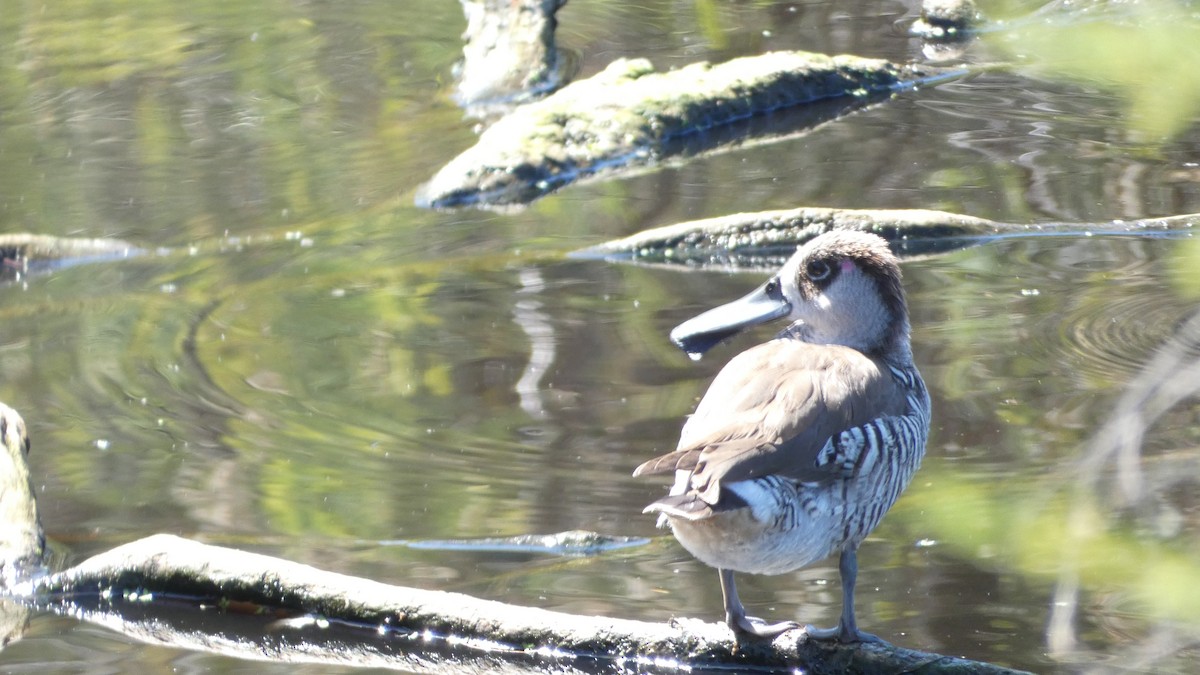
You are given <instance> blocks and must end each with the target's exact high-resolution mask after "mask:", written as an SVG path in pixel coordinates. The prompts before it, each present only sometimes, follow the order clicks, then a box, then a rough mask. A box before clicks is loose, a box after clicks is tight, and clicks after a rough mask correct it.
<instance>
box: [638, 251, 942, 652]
mask: <svg viewBox="0 0 1200 675" xmlns="http://www.w3.org/2000/svg"><path fill="white" fill-rule="evenodd" d="M780 319H786V320H787V321H788V324H787V326H786V327H785V328H784V329H783V330H782V331H781V332H780V333H778V335H776V336H775V338H774V339H772V340H770V341H768V342H765V343H762V344H758V345H756V346H753V347H751V348H749V349H747V350H746V351H744V352H741V353H740V354H738V355H737V356H735V357H733V358H732V359H731V360H730V361H729V362H728V363H727V364H726V365H725V366H724V367H723V368H722V369H721V370H720V372H719V373H718V374H717V376H716V377H715V378H714V379H713V381H712V383H711V384H710V385H709V388H708V390H707V392H706V393H705V394H704V396H703V397H702V398H701V400H700V402H699V404H698V405H697V407H696V409H695V412H694V413H693V414H692V415H691V416H690V417H689V418H688V419H687V421H686V422H685V423H684V425H683V429H682V431H681V432H680V437H679V443H678V445H677V446H676V449H675V450H674V451H672V452H669V453H666V454H663V455H660V456H658V457H655V458H653V459H650V460H649V461H646V462H645V463H643V464H641V465H640V466H638V467H637V469H636V470H635V471H634V476H650V475H657V474H672V473H673V474H674V483H673V485H672V486H671V488H670V491H669V493H668V495H667V496H665V497H663V498H661V499H658V500H656V501H654V502H653V503H651V504H650V505H649V506H647V507H646V508H645V510H644V513H648V514H657V515H658V517H659V525H660V526H664V527H669V528H670V530H671V532H672V534H673V535H674V536H675V538H676V539H677V540H678V541H679V543H680V544H681V545H682V546H683V547H684V548H685V549H687V551H689V552H690V553H691V554H692V555H693V556H695V557H696V558H697V559H699V560H700V561H701V562H703V563H705V564H707V565H709V566H711V567H714V568H716V569H717V572H718V577H719V578H720V583H721V594H722V598H723V602H724V610H725V623H726V624H728V626H729V627H730V628H731V629H732V630H733V631H734V633H735V635H736V636H738V637H739V638H741V637H749V638H768V639H773V638H775V637H778V636H779V635H780V634H782V633H784V632H786V631H788V630H792V629H796V628H800V625H799V624H798V623H797V622H794V621H781V622H776V623H769V622H767V621H765V620H763V619H760V618H757V617H752V616H748V615H747V613H746V609H745V607H744V605H743V604H742V602H741V600H740V599H739V597H738V593H737V587H736V585H735V583H734V574H735V573H745V574H764V575H778V574H784V573H787V572H791V571H794V570H797V569H800V568H802V567H805V566H807V565H810V564H812V563H814V562H816V561H820V560H823V559H826V558H829V557H832V556H833V555H834V554H837V555H838V570H839V574H840V577H841V588H842V610H841V614H840V618H839V620H838V624H837V625H836V626H834V627H832V628H824V629H819V628H815V627H814V626H812V625H807V626H805V627H804V629H805V632H806V633H807V635H808V638H809V639H814V640H836V641H838V642H841V643H857V642H876V641H880V640H879V638H877V637H876V636H874V635H871V634H870V633H866V632H863V631H861V630H860V629H859V627H858V624H857V621H856V618H855V613H854V588H855V581H856V577H857V574H858V557H857V552H858V547H859V545H860V544H861V543H862V542H863V540H864V539H865V538H866V537H867V535H868V534H870V533H871V531H872V530H874V529H875V527H876V526H877V525H878V524H879V522H880V521H881V520H882V519H883V516H884V514H885V513H887V511H888V510H889V509H890V508H891V507H892V505H893V504H894V503H895V502H896V500H897V498H899V496H900V494H901V493H902V492H903V491H904V489H905V488H906V487H907V486H908V484H909V482H910V481H911V480H912V477H913V475H914V474H915V473H916V471H917V469H918V468H919V467H920V464H921V459H922V457H923V456H924V454H925V443H926V439H927V438H928V434H929V423H930V399H929V393H928V390H927V389H926V387H925V383H924V381H923V380H922V378H921V374H920V372H918V370H917V367H916V365H914V363H913V354H912V346H911V337H910V333H911V327H910V323H909V315H908V305H907V301H906V298H905V293H904V287H903V285H902V283H901V274H900V265H899V261H898V260H897V258H896V256H895V255H894V254H893V253H892V251H891V250H890V248H889V247H888V244H887V242H886V241H885V240H884V239H883V238H882V237H880V236H878V235H875V234H872V233H868V232H860V231H851V230H837V231H831V232H826V233H824V234H822V235H820V236H818V237H815V238H813V239H812V240H810V241H809V242H808V243H806V244H804V245H803V246H801V247H799V248H798V249H797V250H796V252H795V253H794V254H793V255H792V256H791V257H790V258H789V259H788V260H787V262H785V263H784V265H783V267H782V268H781V269H780V270H779V272H778V273H777V274H776V275H775V276H773V277H771V278H770V279H769V280H768V281H767V282H766V283H764V284H762V285H761V286H759V287H758V288H757V289H755V290H754V291H752V292H751V293H749V294H748V295H746V296H745V297H742V298H740V299H738V300H735V301H733V302H730V303H728V304H725V305H721V306H719V307H716V308H714V309H711V310H709V311H707V312H704V313H702V314H700V315H699V316H696V317H695V318H692V319H690V320H688V321H685V322H684V323H682V324H680V325H679V326H677V327H676V328H675V329H674V330H673V331H671V334H670V338H671V340H672V341H673V342H674V343H675V344H676V345H677V346H679V347H680V348H681V349H683V350H684V351H685V352H687V353H688V354H689V355H691V356H693V358H698V357H699V356H700V355H703V354H704V353H705V352H707V351H708V350H709V349H711V348H712V347H714V346H715V345H717V344H718V343H720V342H722V341H723V340H725V339H726V338H729V337H731V336H733V335H735V334H736V333H738V332H740V331H743V330H745V329H747V328H749V327H752V326H756V325H759V324H763V323H766V322H769V321H774V320H780Z"/></svg>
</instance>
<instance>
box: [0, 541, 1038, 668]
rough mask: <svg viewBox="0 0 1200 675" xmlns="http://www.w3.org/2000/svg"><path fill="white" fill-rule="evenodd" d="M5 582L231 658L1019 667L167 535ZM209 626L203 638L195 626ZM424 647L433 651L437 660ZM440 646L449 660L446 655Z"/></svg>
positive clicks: (78, 611)
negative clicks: (363, 572)
mask: <svg viewBox="0 0 1200 675" xmlns="http://www.w3.org/2000/svg"><path fill="white" fill-rule="evenodd" d="M13 592H14V594H15V597H17V598H22V599H25V600H26V601H29V602H31V603H33V604H34V605H35V606H37V607H40V608H49V609H54V610H58V611H63V612H65V613H71V614H75V615H81V616H83V617H84V618H86V619H88V620H92V621H98V622H101V623H105V624H106V625H109V626H111V627H114V628H116V629H118V630H122V631H125V632H128V633H129V634H130V635H132V636H134V637H137V638H139V639H144V640H145V639H152V640H156V641H162V636H163V635H175V636H177V637H179V636H184V637H186V642H185V643H184V644H183V646H187V647H189V648H198V649H206V650H213V651H224V650H225V648H226V647H230V648H231V649H232V652H231V653H233V654H234V655H236V656H240V657H253V658H260V659H263V658H269V659H271V660H280V661H289V660H295V661H319V662H328V663H340V664H348V663H358V662H359V661H358V659H357V658H356V655H357V656H361V657H362V658H363V659H364V660H365V663H367V664H370V665H376V666H391V667H404V668H414V667H415V666H417V665H419V664H422V663H427V664H428V665H429V669H430V670H432V671H434V672H446V670H445V669H446V665H447V663H457V664H458V665H459V666H460V667H461V665H462V663H463V660H467V661H471V662H472V663H473V667H476V668H478V667H479V666H480V665H481V663H489V662H491V663H495V664H496V666H497V669H498V670H501V671H511V670H513V669H520V668H530V669H541V670H544V669H547V668H551V667H552V668H553V669H554V670H555V671H568V672H569V671H572V670H574V669H575V668H576V667H582V666H583V664H591V665H595V664H596V663H602V664H607V665H608V666H610V667H611V666H614V665H621V666H636V667H637V668H639V669H642V670H671V671H676V670H680V669H685V668H691V669H695V668H700V669H704V668H738V669H743V670H745V669H751V670H753V669H782V668H786V669H801V670H803V671H804V672H806V673H811V674H813V675H818V674H822V673H846V672H855V673H896V672H906V673H983V674H985V675H987V674H996V675H998V674H1001V673H1005V674H1008V673H1015V672H1017V671H1013V670H1010V669H1007V668H1003V667H1000V666H993V665H990V664H986V663H980V662H975V661H968V660H965V659H960V658H955V657H950V656H943V655H939V654H930V653H926V652H919V651H913V650H909V649H904V648H900V647H894V646H892V645H888V644H862V645H841V644H836V643H826V642H810V641H807V640H806V639H805V636H804V633H803V631H802V630H799V629H798V630H794V631H789V632H788V633H785V634H783V635H782V636H780V637H779V638H777V639H776V640H775V641H774V642H742V643H739V642H737V641H736V640H735V639H734V637H733V633H732V632H731V631H729V630H728V628H727V627H725V626H724V625H723V624H712V623H705V622H702V621H697V620H677V621H673V622H671V623H650V622H645V621H633V620H629V619H613V618H607V617H597V616H580V615H572V614H565V613H562V612H553V611H549V610H544V609H537V608H531V607H518V606H514V605H509V604H505V603H502V602H495V601H491V600H482V599H478V598H474V597H471V596H467V595H462V594H458V593H447V592H441V591H428V590H421V589H414V588H405V587H401V586H391V585H386V584H382V583H378V582H375V581H370V580H368V579H361V578H356V577H351V576H347V575H343V574H337V573H333V572H326V571H322V570H318V569H316V568H313V567H310V566H307V565H302V564H299V563H296V562H292V561H288V560H282V559H279V558H272V557H269V556H265V555H260V554H256V553H247V552H243V551H237V550H233V549H228V548H223V547H219V546H210V545H207V544H201V543H198V542H194V541H189V540H186V539H182V538H179V537H175V536H172V535H165V534H160V535H155V536H152V537H147V538H145V539H141V540H138V541H135V542H133V543H130V544H126V545H123V546H119V547H117V548H114V549H112V550H110V551H107V552H104V553H101V554H99V555H97V556H94V557H92V558H90V559H88V560H86V561H84V562H83V563H81V564H79V565H77V566H76V567H73V568H71V569H68V570H66V571H64V572H60V573H58V574H55V575H52V576H48V577H44V578H41V579H37V580H33V581H29V582H25V583H22V584H20V585H18V586H17V587H15V588H14V589H13ZM181 605H188V606H191V607H192V608H193V609H194V610H197V611H199V612H207V613H208V616H209V617H210V618H209V620H208V621H207V622H204V621H196V618H195V616H194V615H195V614H196V612H195V611H193V612H181V611H180V607H181ZM156 609H160V610H162V611H158V612H157V613H156V612H155V610H156ZM212 613H221V614H224V615H227V616H228V615H232V614H239V615H242V617H243V618H245V617H247V616H249V617H258V618H259V621H260V624H259V626H258V627H257V629H248V628H246V626H244V625H243V627H242V629H241V631H239V633H240V634H239V635H238V636H233V635H231V634H230V631H228V630H222V629H221V628H219V626H221V624H223V623H224V621H225V619H224V617H223V618H222V620H221V621H212V620H211V615H212ZM189 615H190V619H188V617H189ZM131 617H132V618H131ZM181 617H183V618H182V619H181ZM189 620H190V623H188V621H189ZM180 621H183V622H184V624H183V627H181V628H179V629H178V630H174V631H172V630H171V628H170V627H171V625H172V622H175V623H179V622H180ZM148 626H150V627H152V628H153V629H152V630H150V629H149V628H148ZM204 626H208V628H207V632H208V633H211V635H208V636H207V637H206V636H204V635H202V633H204V632H205V629H204V628H203V627H204ZM214 626H216V627H218V628H214ZM165 643H166V644H178V643H175V642H170V641H168V642H165ZM234 643H236V645H235V644H234ZM429 650H434V651H435V652H436V653H437V654H438V657H437V658H431V656H430V655H429ZM447 652H449V653H451V656H452V658H451V660H450V661H449V662H446V661H443V660H440V659H441V657H442V656H444V655H445V654H446V653H447ZM423 653H424V654H425V655H424V656H422V654H423ZM522 664H523V665H522ZM587 669H588V670H590V671H592V672H594V670H595V669H594V668H587Z"/></svg>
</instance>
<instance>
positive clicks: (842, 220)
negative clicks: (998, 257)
mask: <svg viewBox="0 0 1200 675" xmlns="http://www.w3.org/2000/svg"><path fill="white" fill-rule="evenodd" d="M1197 224H1200V214H1187V215H1181V216H1172V217H1169V218H1151V219H1145V220H1131V221H1113V222H1109V223H1038V224H1028V225H1021V224H1016V223H1003V222H997V221H994V220H988V219H986V218H976V217H973V216H964V215H960V214H957V213H948V212H945V211H931V210H926V209H830V208H819V207H802V208H796V209H786V210H780V211H759V212H756V213H735V214H732V215H728V216H720V217H717V218H707V219H704V220H691V221H686V222H682V223H676V224H674V225H667V226H664V227H657V228H654V229H651V230H645V231H643V232H638V233H636V234H633V235H630V236H628V237H625V238H623V239H616V240H613V241H608V242H605V243H603V244H599V245H597V246H593V247H590V248H587V249H584V250H582V251H577V252H576V253H574V254H573V255H575V256H576V257H580V258H601V259H604V260H610V261H614V262H638V263H650V264H671V265H691V266H721V267H727V268H745V269H759V268H773V267H778V266H779V265H780V264H782V263H783V261H784V260H786V259H787V258H788V257H789V256H790V255H791V254H792V253H793V252H794V251H795V250H796V247H797V246H799V245H801V244H804V243H805V242H807V241H808V240H810V239H812V238H813V237H816V236H817V235H820V234H822V233H824V232H828V231H830V230H861V231H864V232H873V233H875V234H878V235H879V236H881V237H883V238H884V239H887V240H888V241H889V242H890V243H891V244H892V249H893V250H895V251H896V253H897V254H898V255H901V256H906V255H907V256H915V255H928V254H933V253H943V252H946V251H952V250H956V249H960V248H965V247H967V246H970V245H973V244H978V243H982V242H984V241H988V240H990V239H994V238H997V237H1010V236H1043V235H1052V234H1063V235H1065V234H1084V233H1086V234H1137V235H1144V234H1164V233H1170V232H1185V231H1190V230H1191V229H1192V228H1194V227H1195V226H1196V225H1197Z"/></svg>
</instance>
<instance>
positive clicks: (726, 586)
mask: <svg viewBox="0 0 1200 675" xmlns="http://www.w3.org/2000/svg"><path fill="white" fill-rule="evenodd" d="M717 573H718V574H720V575H721V597H722V598H723V599H724V600H725V623H727V624H729V627H730V628H732V629H733V632H734V633H736V634H739V635H749V636H752V637H757V638H774V637H776V636H778V635H779V634H781V633H783V632H784V631H789V630H791V629H793V628H799V627H800V624H798V623H796V622H795V621H780V622H779V623H767V622H766V621H763V620H762V619H759V618H757V617H753V616H746V608H745V607H743V606H742V601H741V600H740V599H739V598H738V594H737V586H735V585H734V583H733V570H725V569H718V570H717Z"/></svg>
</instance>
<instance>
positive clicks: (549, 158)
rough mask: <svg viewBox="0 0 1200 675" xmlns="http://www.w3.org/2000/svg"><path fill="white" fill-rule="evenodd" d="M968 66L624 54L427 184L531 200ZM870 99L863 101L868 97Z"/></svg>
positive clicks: (529, 109)
mask: <svg viewBox="0 0 1200 675" xmlns="http://www.w3.org/2000/svg"><path fill="white" fill-rule="evenodd" d="M956 74H958V71H936V70H933V69H928V68H917V67H914V66H903V65H897V64H894V63H891V62H888V61H883V60H879V59H866V58H860V57H856V56H848V55H841V56H826V55H823V54H813V53H808V52H771V53H767V54H763V55H760V56H749V57H744V58H738V59H733V60H731V61H727V62H724V63H720V64H716V65H713V64H709V63H695V64H692V65H689V66H686V67H684V68H680V69H678V70H673V71H668V72H661V73H660V72H656V71H655V70H654V68H653V67H652V66H651V65H650V62H649V61H647V60H645V59H629V60H626V59H622V60H618V61H615V62H613V63H612V64H610V65H609V66H608V68H606V69H605V70H604V71H602V72H601V73H599V74H597V75H595V76H593V77H591V78H588V79H586V80H580V81H577V82H574V83H572V84H570V85H568V86H566V87H563V88H562V89H560V90H559V91H557V92H555V93H554V94H553V95H551V96H549V97H547V98H545V99H543V100H541V101H538V102H535V103H530V104H528V105H524V106H521V107H519V108H517V109H516V110H514V111H512V112H511V113H509V114H508V115H507V116H505V117H503V118H501V119H500V120H498V121H497V122H496V123H495V124H493V125H492V126H491V127H489V128H488V129H487V130H485V131H484V132H483V133H482V134H481V135H480V137H479V140H478V142H477V143H476V144H475V145H474V146H473V147H471V148H469V149H467V150H466V151H465V152H463V153H462V154H460V155H458V156H457V157H455V158H454V159H453V160H451V161H450V162H449V163H448V164H446V165H445V166H444V167H443V168H442V169H441V170H440V171H438V173H437V174H436V175H435V176H434V177H433V178H432V179H431V180H430V181H429V182H428V183H426V184H425V185H423V186H422V187H421V189H420V190H419V191H418V194H417V199H416V201H417V204H418V205H421V206H428V207H434V208H445V207H454V206H465V205H472V204H480V205H503V204H522V203H527V202H530V201H532V200H534V199H537V198H538V197H541V196H544V195H546V194H548V193H549V192H551V191H553V190H555V189H557V188H559V187H562V186H564V185H566V184H568V183H571V182H573V181H575V180H578V179H580V178H582V177H586V176H591V175H594V174H597V173H598V172H600V171H604V170H612V169H614V168H618V167H626V166H635V165H645V164H649V163H652V162H654V161H658V160H660V159H663V158H664V157H667V156H669V155H670V154H671V153H672V152H673V151H677V150H673V149H672V147H671V143H672V142H673V141H677V140H678V139H680V138H682V137H685V136H688V135H690V134H697V133H700V132H705V131H709V130H713V129H718V128H720V127H723V126H727V125H731V124H734V123H736V122H739V121H742V120H746V119H749V118H751V117H754V116H756V115H763V114H766V113H770V112H773V111H779V110H784V109H787V108H792V107H795V106H799V105H802V104H808V103H813V102H816V101H825V100H830V99H845V100H846V101H847V102H848V103H854V102H861V101H862V100H864V99H872V98H877V97H883V96H887V95H889V94H891V93H892V92H895V91H896V90H898V89H903V88H906V87H910V86H913V85H916V84H920V83H926V82H931V81H934V80H935V79H939V78H945V77H948V76H951V75H956ZM860 105H861V103H860Z"/></svg>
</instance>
